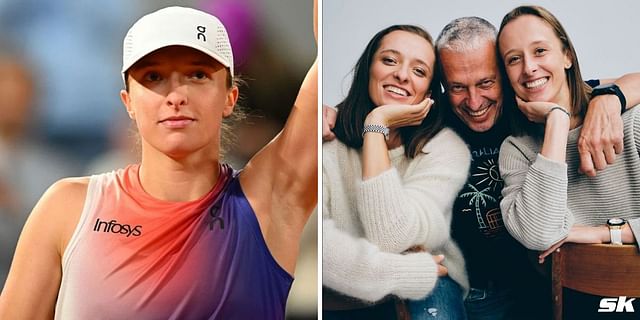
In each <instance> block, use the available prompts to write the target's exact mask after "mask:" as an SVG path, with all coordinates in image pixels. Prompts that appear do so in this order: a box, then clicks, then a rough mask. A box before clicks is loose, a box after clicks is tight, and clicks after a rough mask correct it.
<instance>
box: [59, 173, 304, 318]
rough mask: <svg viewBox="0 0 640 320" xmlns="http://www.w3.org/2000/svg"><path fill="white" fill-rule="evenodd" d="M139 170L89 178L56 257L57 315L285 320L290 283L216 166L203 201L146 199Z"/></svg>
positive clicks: (237, 190) (233, 182)
mask: <svg viewBox="0 0 640 320" xmlns="http://www.w3.org/2000/svg"><path fill="white" fill-rule="evenodd" d="M138 171H139V165H131V166H128V167H127V168H125V169H120V170H118V171H113V172H111V173H105V174H101V175H95V176H92V177H91V178H90V182H89V187H88V190H87V198H86V200H85V204H84V209H83V211H82V214H81V217H80V220H79V222H78V225H77V227H76V229H75V231H74V233H73V235H72V237H71V239H70V241H69V245H68V247H67V249H66V251H65V253H64V256H63V257H62V281H61V284H60V291H59V294H58V301H57V303H56V310H55V311H56V314H55V318H56V319H284V310H285V304H286V299H287V296H288V293H289V289H290V288H291V283H292V281H293V278H292V277H291V275H289V273H287V272H286V271H285V270H284V269H283V268H282V267H280V265H278V264H277V263H276V261H275V259H274V258H273V256H272V255H271V253H270V252H269V250H268V248H267V245H266V243H265V241H264V238H263V237H262V232H261V231H260V226H259V224H258V220H257V218H256V216H255V213H254V212H253V209H252V208H251V206H250V205H249V202H248V201H247V198H246V197H245V195H244V193H243V192H242V188H241V187H240V183H239V180H238V175H237V172H234V171H233V170H232V169H231V168H230V167H229V166H226V165H223V166H221V170H220V177H219V179H218V181H217V182H216V184H215V186H214V188H213V189H212V190H211V191H210V192H209V193H207V194H206V195H205V196H203V197H202V198H201V199H198V200H194V201H189V202H169V201H162V200H158V199H155V198H153V197H151V196H150V195H148V194H147V193H145V191H144V190H143V188H142V185H141V184H140V180H139V178H138Z"/></svg>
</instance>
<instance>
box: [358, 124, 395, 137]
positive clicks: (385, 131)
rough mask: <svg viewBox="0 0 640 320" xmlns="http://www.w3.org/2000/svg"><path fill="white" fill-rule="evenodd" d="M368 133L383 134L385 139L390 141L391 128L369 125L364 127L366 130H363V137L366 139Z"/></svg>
mask: <svg viewBox="0 0 640 320" xmlns="http://www.w3.org/2000/svg"><path fill="white" fill-rule="evenodd" d="M367 132H376V133H382V134H383V135H384V138H385V139H386V140H389V128H388V127H386V126H383V125H381V124H367V125H365V126H364V129H362V137H363V138H364V134H365V133H367Z"/></svg>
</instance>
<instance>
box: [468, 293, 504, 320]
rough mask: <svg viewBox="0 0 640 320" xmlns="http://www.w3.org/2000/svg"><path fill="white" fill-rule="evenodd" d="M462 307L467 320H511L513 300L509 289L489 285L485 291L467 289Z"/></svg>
mask: <svg viewBox="0 0 640 320" xmlns="http://www.w3.org/2000/svg"><path fill="white" fill-rule="evenodd" d="M464 306H465V309H466V310H467V318H469V320H503V319H504V320H506V319H512V316H511V315H510V313H511V312H512V309H513V307H514V306H515V299H514V296H513V294H512V292H511V289H509V288H497V287H495V286H493V285H490V286H489V287H488V288H486V289H477V288H471V289H469V294H468V295H467V298H466V299H465V301H464Z"/></svg>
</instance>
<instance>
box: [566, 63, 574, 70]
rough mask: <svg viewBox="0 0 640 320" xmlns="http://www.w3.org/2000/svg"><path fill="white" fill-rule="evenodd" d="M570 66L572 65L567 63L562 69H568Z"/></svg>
mask: <svg viewBox="0 0 640 320" xmlns="http://www.w3.org/2000/svg"><path fill="white" fill-rule="evenodd" d="M572 65H573V64H572V63H571V62H569V63H568V64H566V65H565V66H564V68H565V69H570V68H571V66H572Z"/></svg>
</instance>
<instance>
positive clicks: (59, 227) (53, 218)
mask: <svg viewBox="0 0 640 320" xmlns="http://www.w3.org/2000/svg"><path fill="white" fill-rule="evenodd" d="M88 187H89V177H79V178H64V179H61V180H58V181H57V182H55V183H54V184H53V185H51V187H49V189H47V191H46V192H45V193H44V194H43V195H42V198H40V200H39V201H38V203H37V204H36V206H35V207H34V208H33V211H32V212H31V216H30V217H29V222H28V223H29V227H31V228H33V229H35V230H34V231H35V232H39V231H38V230H39V229H41V228H46V229H47V230H50V231H51V232H53V234H51V236H52V238H53V239H52V240H54V241H55V242H56V244H58V250H59V251H60V253H62V252H63V251H64V248H66V244H67V242H68V240H69V239H70V238H71V234H72V233H73V230H74V229H75V227H76V225H77V223H78V220H79V219H80V214H81V213H82V208H83V207H84V201H85V198H86V195H87V189H88ZM52 222H53V223H52Z"/></svg>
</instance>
